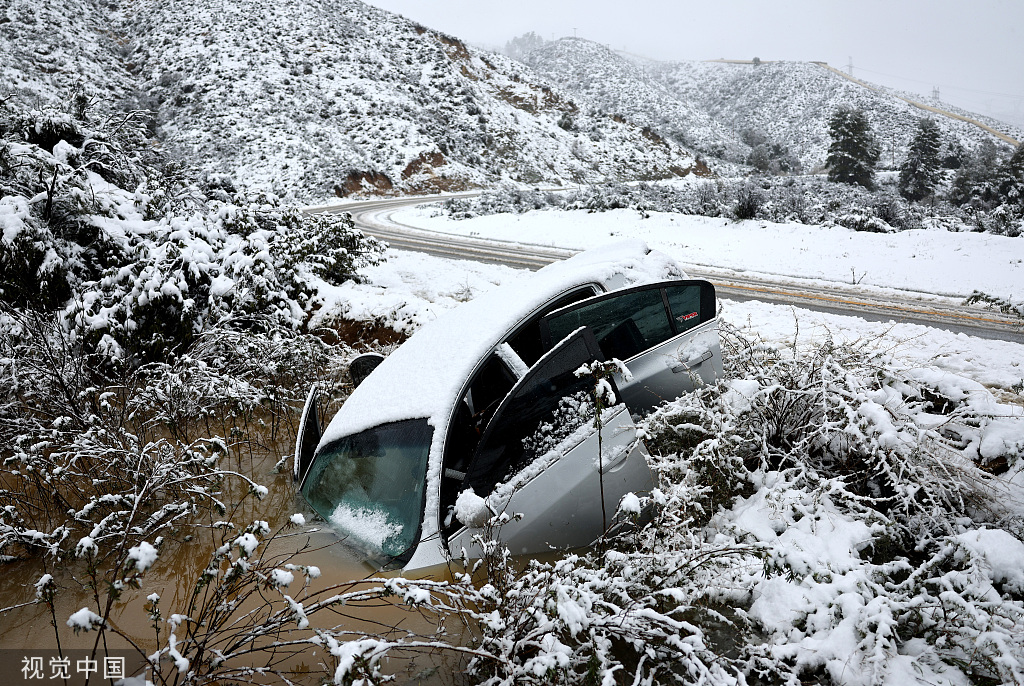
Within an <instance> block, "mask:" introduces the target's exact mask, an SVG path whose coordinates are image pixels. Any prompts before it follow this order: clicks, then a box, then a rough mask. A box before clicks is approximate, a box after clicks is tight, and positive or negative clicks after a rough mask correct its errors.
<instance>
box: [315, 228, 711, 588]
mask: <svg viewBox="0 0 1024 686" xmlns="http://www.w3.org/2000/svg"><path fill="white" fill-rule="evenodd" d="M613 359H615V360H621V361H622V362H623V363H624V365H625V368H626V369H627V370H628V372H627V373H625V374H624V373H617V374H615V375H614V376H613V377H612V385H613V391H614V395H615V398H616V404H614V405H613V406H612V407H610V408H609V409H608V410H607V411H606V413H604V414H603V415H602V416H603V417H604V427H603V429H602V431H601V435H600V439H601V442H602V443H603V450H602V454H601V455H600V457H599V455H598V449H597V444H598V439H599V437H598V432H597V431H596V430H595V429H594V428H593V422H592V421H590V420H587V419H586V418H585V417H586V412H587V405H588V400H587V398H588V394H589V393H590V392H592V391H593V385H594V382H593V379H591V378H588V377H586V376H579V375H577V373H576V372H577V370H579V369H580V368H581V367H582V366H583V365H585V364H587V363H590V362H594V361H603V360H613ZM371 366H372V365H371ZM355 371H356V370H353V372H354V376H355V377H359V376H361V374H356V373H355ZM721 373H722V361H721V351H720V348H719V340H718V328H717V319H716V300H715V291H714V287H713V286H712V285H711V284H710V283H708V282H707V281H694V280H687V279H685V274H684V273H683V271H682V270H681V269H680V268H679V266H678V265H677V264H676V263H675V262H673V261H672V260H671V259H670V258H668V257H667V256H665V255H664V254H661V253H658V252H656V251H651V250H650V249H649V248H647V246H646V245H645V244H643V243H642V242H640V241H627V242H624V243H619V244H615V245H612V246H608V247H605V248H600V249H596V250H591V251H587V252H584V253H580V254H579V255H576V256H575V257H573V258H571V259H569V260H565V261H564V262H560V263H557V264H553V265H550V266H548V267H545V268H544V269H541V270H540V271H538V272H536V273H534V274H530V275H527V276H525V277H523V278H522V279H520V280H517V281H515V282H513V283H509V284H507V285H502V286H500V287H498V288H496V289H494V290H492V291H489V292H487V293H485V294H483V295H480V296H478V297H477V298H475V299H474V300H472V301H470V302H467V303H464V304H462V305H460V306H458V307H456V308H455V309H453V310H451V311H450V312H448V313H446V314H445V315H443V316H441V317H439V318H438V319H437V320H436V321H434V322H431V323H430V324H428V325H426V326H424V327H422V328H421V329H420V330H419V331H417V332H416V333H415V334H414V335H413V336H411V337H410V338H409V340H408V341H406V342H405V343H403V344H402V345H401V346H399V347H398V348H397V349H396V350H395V351H394V352H393V353H391V355H389V356H388V357H387V358H386V359H383V360H381V361H380V364H379V366H377V367H376V368H375V369H373V371H372V372H371V373H369V375H368V376H366V378H365V380H362V382H361V383H359V384H358V386H357V387H356V389H355V390H354V391H353V393H352V395H351V396H350V397H349V399H348V400H347V401H346V402H345V404H344V405H343V406H342V408H341V409H340V410H339V411H338V413H337V414H336V415H335V416H334V418H333V419H332V420H331V422H330V423H329V425H328V426H327V429H326V430H325V431H324V432H323V433H322V435H321V432H320V428H319V426H318V424H317V421H316V411H315V393H311V394H310V398H309V400H307V403H306V407H305V409H304V410H303V417H302V423H301V428H300V432H299V435H298V437H297V441H296V455H295V477H296V479H297V480H298V481H299V484H300V489H301V492H302V495H303V497H304V498H305V500H306V501H307V502H308V503H309V505H310V506H311V507H312V508H313V509H314V510H315V511H316V512H318V513H319V514H320V515H321V516H323V517H324V518H325V519H326V520H327V521H328V522H329V523H330V524H331V526H332V527H333V528H334V529H335V530H336V531H337V532H338V533H339V534H340V535H342V536H343V537H345V540H346V542H347V543H349V544H351V545H353V546H354V547H356V548H358V549H360V550H361V551H362V552H363V553H364V554H365V555H367V556H368V557H369V558H370V560H371V561H372V562H374V563H375V564H377V565H378V566H381V567H386V568H389V569H403V570H405V571H411V570H414V569H423V568H428V567H432V566H434V565H441V564H445V563H446V562H448V561H449V560H451V559H452V558H453V557H454V558H458V557H460V556H461V555H462V554H463V550H465V551H466V552H467V553H468V555H469V556H470V557H474V556H476V555H479V551H478V550H477V549H476V547H475V544H474V542H473V537H474V534H476V533H479V530H478V529H477V528H476V527H478V526H479V525H480V521H476V520H474V518H472V517H466V515H465V514H464V512H465V509H466V508H464V507H463V508H462V510H461V511H460V514H462V516H463V517H464V518H466V519H470V520H471V521H466V522H462V521H459V518H458V517H457V516H456V512H457V510H456V502H457V501H458V500H459V496H460V494H463V493H464V492H466V491H468V490H469V489H472V493H473V494H474V495H475V496H476V498H477V500H476V502H478V503H482V504H484V505H485V506H486V508H487V510H488V511H489V512H491V513H494V514H498V513H501V512H507V513H508V514H512V513H519V514H521V515H522V518H521V519H520V518H515V519H512V520H511V521H509V522H508V523H507V524H505V525H504V526H503V527H502V528H501V530H500V534H499V536H500V539H501V540H502V541H503V542H504V543H505V544H506V545H508V546H509V548H510V550H511V551H512V552H513V553H515V554H532V553H540V552H544V551H548V550H551V549H559V550H566V549H572V548H578V547H583V546H587V545H589V544H591V543H592V542H594V541H595V540H596V539H597V538H599V537H600V536H601V535H602V533H603V527H604V526H605V525H606V524H607V522H606V520H605V518H604V517H602V502H601V498H600V493H601V492H602V491H603V493H604V509H605V511H606V512H609V513H611V512H614V511H615V509H616V507H617V506H618V504H619V501H620V499H621V498H622V497H623V496H624V495H625V494H627V493H630V492H632V493H637V494H640V493H643V492H648V491H650V490H651V489H652V488H653V486H654V479H653V476H652V473H651V471H650V469H649V468H648V465H647V459H646V458H647V451H646V448H645V447H644V445H643V443H642V442H641V441H639V440H638V439H637V436H636V427H635V425H634V416H638V415H641V414H643V413H645V412H647V411H649V410H650V409H651V408H653V407H655V406H656V405H657V404H659V403H661V402H662V401H664V400H670V399H673V398H676V397H678V396H680V395H682V394H683V393H686V392H688V391H689V390H692V389H693V387H694V384H697V383H702V382H712V381H713V380H714V379H715V378H716V377H717V376H720V375H721ZM591 412H592V410H591ZM591 416H592V415H591ZM480 499H482V500H480Z"/></svg>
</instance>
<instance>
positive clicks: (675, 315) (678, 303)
mask: <svg viewBox="0 0 1024 686" xmlns="http://www.w3.org/2000/svg"><path fill="white" fill-rule="evenodd" d="M706 290H707V289H706V288H704V287H703V286H702V284H700V283H691V284H686V285H685V286H669V287H668V288H666V289H665V294H666V296H667V298H668V307H669V311H670V314H671V316H672V322H673V324H674V325H675V327H676V331H677V332H678V333H682V332H684V331H689V330H690V329H692V328H693V327H695V326H697V325H698V324H701V323H703V322H705V321H707V320H708V319H711V318H712V317H713V316H714V307H715V304H714V302H712V303H711V314H710V316H709V313H708V312H707V311H706V310H707V304H708V303H706V302H704V301H706V300H707V298H702V297H701V296H702V295H703V294H704V291H706Z"/></svg>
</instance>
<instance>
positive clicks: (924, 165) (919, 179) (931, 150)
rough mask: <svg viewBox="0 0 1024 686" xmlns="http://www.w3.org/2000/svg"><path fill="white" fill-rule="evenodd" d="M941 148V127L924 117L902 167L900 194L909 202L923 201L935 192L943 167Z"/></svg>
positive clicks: (919, 123) (920, 121)
mask: <svg viewBox="0 0 1024 686" xmlns="http://www.w3.org/2000/svg"><path fill="white" fill-rule="evenodd" d="M939 148H940V141H939V125H938V124H936V123H935V121H934V120H933V119H929V118H928V117H923V118H922V119H920V120H919V121H918V123H917V133H916V134H915V135H914V140H913V141H911V143H910V152H909V153H908V154H907V159H906V161H905V162H904V163H903V166H902V167H900V180H899V189H900V194H901V195H902V196H903V197H904V198H906V199H907V200H914V201H918V200H922V199H924V198H927V197H928V196H929V195H931V194H932V193H933V192H934V191H935V185H936V184H937V183H938V182H939V175H940V171H939V168H940V166H941V160H940V159H939Z"/></svg>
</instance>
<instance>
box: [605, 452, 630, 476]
mask: <svg viewBox="0 0 1024 686" xmlns="http://www.w3.org/2000/svg"><path fill="white" fill-rule="evenodd" d="M631 447H632V446H628V445H627V446H621V447H620V448H619V449H618V450H617V451H616V452H611V454H605V455H603V456H602V459H601V473H602V474H607V473H608V472H612V471H615V470H616V469H618V468H619V467H620V466H621V465H622V463H623V462H625V460H626V458H627V457H629V454H630V452H632V451H631V450H630V448H631ZM609 452H610V451H609Z"/></svg>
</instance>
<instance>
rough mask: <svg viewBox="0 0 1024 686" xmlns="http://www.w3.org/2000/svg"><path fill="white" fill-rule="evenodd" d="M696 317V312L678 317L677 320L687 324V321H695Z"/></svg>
mask: <svg viewBox="0 0 1024 686" xmlns="http://www.w3.org/2000/svg"><path fill="white" fill-rule="evenodd" d="M696 316H697V313H696V312H691V313H690V314H681V315H679V316H678V317H676V319H677V320H678V321H681V322H685V321H686V320H688V319H693V318H694V317H696Z"/></svg>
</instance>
